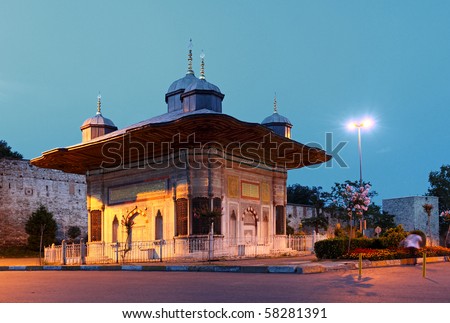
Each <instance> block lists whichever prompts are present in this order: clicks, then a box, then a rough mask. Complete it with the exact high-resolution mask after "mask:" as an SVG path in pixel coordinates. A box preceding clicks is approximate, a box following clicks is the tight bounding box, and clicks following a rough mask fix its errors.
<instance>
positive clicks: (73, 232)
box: [67, 226, 81, 241]
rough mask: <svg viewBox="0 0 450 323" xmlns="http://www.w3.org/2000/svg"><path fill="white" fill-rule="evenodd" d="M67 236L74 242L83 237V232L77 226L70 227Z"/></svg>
mask: <svg viewBox="0 0 450 323" xmlns="http://www.w3.org/2000/svg"><path fill="white" fill-rule="evenodd" d="M67 235H68V236H69V239H70V240H72V241H73V240H75V239H76V238H78V237H79V236H80V235H81V230H80V228H79V227H77V226H70V227H69V229H67Z"/></svg>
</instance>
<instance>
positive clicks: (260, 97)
mask: <svg viewBox="0 0 450 323" xmlns="http://www.w3.org/2000/svg"><path fill="white" fill-rule="evenodd" d="M449 17H450V1H438V0H430V1H414V0H405V1H395V0H389V1H382V0H377V1H363V0H355V1H346V0H341V1H337V0H335V1H323V0H316V1H312V0H310V1H305V0H292V1H288V0H283V1H275V0H270V1H269V0H267V1H256V0H253V1H251V0H246V1H237V0H226V1H225V0H214V1H205V0H203V1H196V0H191V1H170V0H164V1H162V0H161V1H156V0H133V1H115V0H108V1H97V0H90V1H88V0H78V1H62V0H53V1H50V0H41V1H31V0H27V1H23V0H2V1H1V2H0V48H1V50H0V109H1V119H0V120H1V127H0V139H5V140H6V141H7V142H8V143H9V144H10V145H11V146H12V147H13V148H14V149H15V150H17V151H19V152H21V153H22V154H23V155H24V157H25V158H27V159H31V158H34V157H37V156H39V155H40V154H41V153H42V152H43V151H46V150H49V149H52V148H55V147H63V146H68V145H72V144H76V143H78V142H80V141H81V132H80V129H79V127H80V125H81V124H82V122H83V121H84V120H85V119H86V118H88V117H91V116H93V115H94V114H95V112H96V100H97V94H98V92H99V91H100V92H101V94H102V111H103V115H104V116H106V117H108V118H111V119H112V120H113V121H114V122H115V124H116V125H117V126H118V127H119V128H121V127H125V126H128V125H130V124H133V123H135V122H139V121H141V120H144V119H147V118H149V117H152V116H155V115H159V114H162V113H164V112H166V105H165V102H164V95H165V93H166V91H167V88H168V87H169V85H170V84H171V82H172V81H174V80H175V79H178V78H180V77H182V76H184V74H185V72H186V55H187V44H188V41H189V38H192V39H193V43H194V48H193V51H194V69H195V71H196V75H197V76H198V75H199V63H200V59H199V55H200V53H201V50H202V49H203V50H204V52H205V54H206V58H205V61H206V78H207V80H208V81H210V82H212V83H214V84H216V85H217V86H219V87H220V89H221V91H222V92H223V93H224V94H225V99H224V102H223V112H224V113H227V114H230V115H232V116H234V117H236V118H238V119H241V120H244V121H249V122H261V121H262V120H263V119H264V117H266V116H268V115H270V114H271V113H272V109H273V97H274V92H276V93H277V101H278V108H279V112H280V113H281V114H283V115H284V116H286V117H288V118H289V119H290V120H291V122H292V123H293V124H294V128H293V139H295V140H297V141H300V142H302V143H317V144H320V145H322V146H323V147H324V148H325V146H326V144H325V134H326V133H332V136H333V143H332V146H331V147H334V146H336V145H337V144H338V143H339V142H347V144H346V145H345V147H344V148H343V149H342V150H341V151H340V156H341V158H342V159H343V160H344V161H345V162H346V164H347V167H341V166H339V165H338V164H337V163H335V162H333V163H332V167H325V166H321V167H319V168H315V169H309V168H304V169H299V170H294V171H290V172H289V179H288V182H289V184H292V183H301V184H303V185H309V186H322V187H323V188H324V189H325V190H329V189H330V188H331V186H332V185H333V184H334V182H342V181H344V180H346V179H352V180H357V179H358V178H359V160H358V150H357V134H356V132H349V131H348V130H347V129H346V127H345V125H346V123H347V122H348V121H349V120H350V119H351V118H356V119H358V118H363V117H364V116H369V115H370V116H372V117H373V118H374V119H375V120H376V126H375V127H374V128H372V129H370V130H367V131H366V130H363V132H362V146H363V177H364V179H365V180H369V181H371V182H372V184H373V189H374V190H376V191H377V192H378V193H379V196H378V198H377V203H379V204H380V203H381V199H383V198H392V197H401V196H410V195H421V194H423V193H424V192H426V190H427V188H428V174H429V172H430V171H432V170H438V169H439V167H440V166H441V165H442V164H447V163H450V150H449V149H448V141H449V133H450V128H449V127H448V120H449V116H448V110H449V108H450V19H449Z"/></svg>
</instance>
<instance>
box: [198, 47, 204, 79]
mask: <svg viewBox="0 0 450 323" xmlns="http://www.w3.org/2000/svg"><path fill="white" fill-rule="evenodd" d="M200 58H201V59H202V62H201V64H200V77H199V78H200V79H201V80H204V79H205V53H204V52H203V50H202V53H201V54H200Z"/></svg>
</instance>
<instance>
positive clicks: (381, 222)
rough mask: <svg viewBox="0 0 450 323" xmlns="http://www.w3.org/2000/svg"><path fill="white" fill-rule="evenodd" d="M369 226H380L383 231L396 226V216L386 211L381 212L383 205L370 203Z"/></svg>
mask: <svg viewBox="0 0 450 323" xmlns="http://www.w3.org/2000/svg"><path fill="white" fill-rule="evenodd" d="M366 220H367V226H368V227H371V228H376V227H380V228H381V230H382V232H385V231H386V230H388V229H391V228H395V226H396V225H395V221H394V216H393V215H392V214H389V213H387V212H386V211H383V212H381V207H380V206H378V205H376V204H371V205H369V209H368V210H367V213H366Z"/></svg>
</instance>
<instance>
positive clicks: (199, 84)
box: [184, 79, 221, 93]
mask: <svg viewBox="0 0 450 323" xmlns="http://www.w3.org/2000/svg"><path fill="white" fill-rule="evenodd" d="M194 90H207V91H215V92H218V93H221V92H220V89H219V88H218V87H217V86H215V85H214V84H212V83H209V82H208V81H206V80H205V79H197V80H195V81H194V82H192V83H191V84H190V85H189V86H188V87H187V88H186V90H184V93H188V92H190V91H194Z"/></svg>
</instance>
